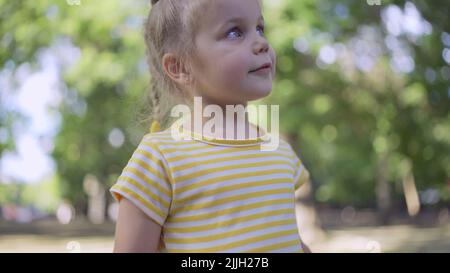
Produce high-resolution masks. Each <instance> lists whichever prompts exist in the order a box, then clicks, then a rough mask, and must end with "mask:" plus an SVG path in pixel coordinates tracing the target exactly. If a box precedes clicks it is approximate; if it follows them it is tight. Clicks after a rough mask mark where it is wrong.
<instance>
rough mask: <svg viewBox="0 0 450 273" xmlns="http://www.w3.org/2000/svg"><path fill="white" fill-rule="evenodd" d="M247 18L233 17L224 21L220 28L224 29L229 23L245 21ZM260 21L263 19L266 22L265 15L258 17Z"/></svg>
mask: <svg viewBox="0 0 450 273" xmlns="http://www.w3.org/2000/svg"><path fill="white" fill-rule="evenodd" d="M246 20H247V18H245V17H233V18H231V19H229V20H227V21H226V22H225V23H223V24H222V25H221V26H220V27H219V30H221V29H223V28H224V27H225V26H227V25H228V24H229V23H235V22H245V21H246ZM258 21H262V22H263V23H264V17H263V16H262V15H261V16H260V17H259V18H258Z"/></svg>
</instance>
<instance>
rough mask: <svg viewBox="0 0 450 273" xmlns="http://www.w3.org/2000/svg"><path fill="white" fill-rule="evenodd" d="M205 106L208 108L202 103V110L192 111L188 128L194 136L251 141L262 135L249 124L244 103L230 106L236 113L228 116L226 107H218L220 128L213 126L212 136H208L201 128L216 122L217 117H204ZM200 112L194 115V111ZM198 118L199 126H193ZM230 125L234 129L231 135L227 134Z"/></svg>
mask: <svg viewBox="0 0 450 273" xmlns="http://www.w3.org/2000/svg"><path fill="white" fill-rule="evenodd" d="M216 105H218V104H216ZM206 106H208V104H207V103H203V106H202V109H194V111H193V112H192V113H191V128H190V130H191V131H192V132H194V133H196V134H199V135H203V136H205V137H209V138H222V139H232V140H236V139H251V138H255V137H260V136H261V135H262V134H263V132H261V131H260V130H259V129H258V128H257V127H256V126H255V125H253V124H251V123H250V122H249V120H248V115H247V114H246V111H245V108H246V107H247V103H245V104H240V106H239V105H238V104H236V105H230V106H231V108H234V109H236V111H234V112H230V113H229V114H227V111H226V105H218V106H219V107H220V108H221V109H222V111H221V113H222V126H221V127H220V126H217V125H216V124H215V125H214V127H213V129H212V131H213V132H212V133H214V135H210V133H208V132H204V131H203V128H204V126H205V124H206V123H207V122H208V121H210V120H211V122H212V119H216V120H217V119H218V118H219V117H215V116H214V115H215V114H216V113H214V114H213V116H212V117H204V116H203V111H204V109H205V107H206ZM230 106H229V107H230ZM200 110H201V112H200V113H197V115H196V114H195V111H200ZM199 118H200V119H201V123H200V126H194V123H195V122H196V120H195V119H199ZM197 122H198V121H197ZM227 122H229V123H230V125H228V127H227ZM231 124H232V126H234V129H233V131H234V134H231V132H229V133H228V134H227V128H230V126H231ZM219 127H220V128H219ZM185 128H187V127H185Z"/></svg>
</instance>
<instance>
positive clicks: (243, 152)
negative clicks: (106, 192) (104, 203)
mask: <svg viewBox="0 0 450 273" xmlns="http://www.w3.org/2000/svg"><path fill="white" fill-rule="evenodd" d="M183 133H187V134H188V135H189V136H191V139H184V140H175V139H174V138H172V137H171V131H170V128H168V129H166V130H165V131H162V132H158V133H149V134H147V135H145V136H144V137H143V139H142V140H141V142H140V144H139V146H138V147H137V149H136V150H135V152H134V153H133V155H132V157H131V159H130V160H129V162H128V164H127V165H126V167H125V168H124V170H123V172H122V174H121V175H120V177H119V178H118V180H117V182H116V184H114V185H113V187H112V188H111V189H110V192H111V193H112V195H113V196H114V198H115V199H116V200H117V201H120V200H121V198H122V197H125V198H127V199H129V200H130V201H131V202H133V203H134V204H135V205H136V206H137V207H139V208H140V209H141V210H142V211H143V212H144V213H145V214H146V215H147V216H148V217H150V218H151V219H152V220H153V221H155V222H156V223H158V224H160V225H161V226H162V230H161V244H160V249H159V251H160V252H235V253H236V252H303V249H302V246H301V238H300V236H299V231H298V228H297V223H296V215H295V196H294V192H295V190H297V189H298V188H299V187H300V186H301V185H302V184H303V183H304V182H306V181H307V180H308V179H309V173H308V171H307V170H306V168H304V166H303V163H302V162H301V160H300V159H299V158H298V157H297V155H296V154H295V152H294V151H293V150H292V148H291V146H290V145H289V144H288V143H287V142H286V141H285V140H283V139H280V143H279V146H278V148H277V149H276V150H274V151H263V150H261V149H260V146H261V144H262V143H264V141H267V135H265V136H263V137H258V138H254V139H247V140H230V139H209V138H206V137H202V136H198V135H196V134H194V133H192V132H190V131H183Z"/></svg>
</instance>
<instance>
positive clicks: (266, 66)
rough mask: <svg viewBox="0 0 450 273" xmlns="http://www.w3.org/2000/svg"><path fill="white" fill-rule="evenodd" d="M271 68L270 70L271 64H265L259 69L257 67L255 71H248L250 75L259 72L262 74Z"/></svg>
mask: <svg viewBox="0 0 450 273" xmlns="http://www.w3.org/2000/svg"><path fill="white" fill-rule="evenodd" d="M271 68H272V64H271V63H265V64H263V65H261V66H260V67H258V68H257V69H255V70H252V71H250V73H253V72H260V71H261V72H264V71H266V72H267V71H270V70H271Z"/></svg>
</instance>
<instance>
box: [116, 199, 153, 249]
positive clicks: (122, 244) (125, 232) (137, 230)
mask: <svg viewBox="0 0 450 273" xmlns="http://www.w3.org/2000/svg"><path fill="white" fill-rule="evenodd" d="M160 235H161V226H160V225H159V224H158V223H156V222H155V221H153V220H152V219H151V218H149V217H148V216H147V215H145V214H144V212H143V211H142V210H140V209H139V208H138V207H136V206H135V205H134V204H133V203H132V202H131V201H129V200H128V199H126V198H125V197H124V198H122V200H121V201H120V203H119V216H118V219H117V224H116V235H115V242H114V251H113V252H153V253H154V252H157V250H158V245H159V240H160Z"/></svg>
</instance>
